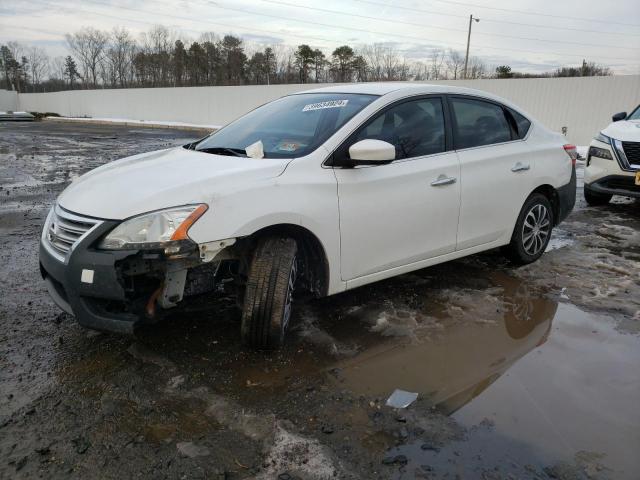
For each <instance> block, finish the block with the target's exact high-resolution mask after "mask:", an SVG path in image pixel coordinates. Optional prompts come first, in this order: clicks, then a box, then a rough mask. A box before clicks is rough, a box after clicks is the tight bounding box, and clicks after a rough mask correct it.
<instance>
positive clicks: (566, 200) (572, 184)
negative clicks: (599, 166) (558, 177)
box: [556, 166, 577, 225]
mask: <svg viewBox="0 0 640 480" xmlns="http://www.w3.org/2000/svg"><path fill="white" fill-rule="evenodd" d="M576 183H577V180H576V167H575V166H574V167H573V170H572V172H571V180H570V181H569V183H567V184H566V185H563V186H562V187H559V188H558V203H559V204H558V218H557V220H556V225H557V224H559V223H560V222H562V221H564V219H565V218H567V217H568V216H569V214H570V213H571V211H572V210H573V207H574V206H575V204H576Z"/></svg>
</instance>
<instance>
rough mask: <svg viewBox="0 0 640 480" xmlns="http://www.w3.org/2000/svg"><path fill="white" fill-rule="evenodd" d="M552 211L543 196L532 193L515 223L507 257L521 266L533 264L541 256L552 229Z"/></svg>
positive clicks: (507, 249)
mask: <svg viewBox="0 0 640 480" xmlns="http://www.w3.org/2000/svg"><path fill="white" fill-rule="evenodd" d="M553 222H554V219H553V209H552V208H551V203H550V202H549V200H548V199H547V197H545V196H544V195H542V194H540V193H534V194H533V195H531V196H530V197H529V198H527V201H526V202H525V203H524V206H523V207H522V210H521V211H520V215H519V216H518V221H517V222H516V226H515V229H514V230H513V235H512V237H511V243H510V244H509V245H508V246H507V248H506V253H507V256H508V257H509V258H510V259H511V260H512V261H514V262H515V263H519V264H521V265H525V264H527V263H531V262H535V261H536V260H537V259H538V258H540V257H541V256H542V254H543V253H544V251H545V249H546V248H547V245H548V244H549V240H550V239H551V231H552V229H553Z"/></svg>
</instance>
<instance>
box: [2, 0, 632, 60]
mask: <svg viewBox="0 0 640 480" xmlns="http://www.w3.org/2000/svg"><path fill="white" fill-rule="evenodd" d="M86 1H87V2H90V3H94V4H96V5H100V6H104V7H113V5H112V4H107V3H103V2H99V1H95V0H86ZM42 3H44V4H46V5H49V6H51V7H54V8H61V6H60V5H57V4H51V3H48V2H42ZM118 8H119V9H120V10H129V11H132V12H135V13H142V14H145V15H156V16H160V17H167V18H171V19H181V20H186V21H189V22H193V23H202V24H205V25H207V26H210V25H218V26H223V27H229V24H228V23H221V22H214V21H210V20H206V21H203V20H199V19H193V18H190V17H184V16H179V15H173V14H163V13H159V12H150V11H146V10H141V9H136V8H131V7H121V6H118ZM73 11H81V12H84V13H88V14H91V15H95V16H98V17H101V16H102V17H110V18H114V19H116V20H120V21H123V20H124V21H128V22H135V23H142V24H146V25H156V24H157V22H150V21H144V20H138V19H131V18H123V17H118V16H115V15H109V14H104V13H102V12H95V11H90V10H86V9H78V8H75V7H74V8H73ZM243 13H247V12H243ZM278 18H282V17H278ZM7 27H8V28H13V27H9V26H7ZM239 28H240V29H242V30H249V31H254V32H259V33H262V34H269V35H277V36H280V35H289V36H292V37H297V38H302V39H304V40H309V39H311V40H318V41H322V42H327V43H329V44H335V43H336V39H335V38H331V39H330V38H325V37H317V36H311V35H307V34H304V35H302V34H296V33H291V32H288V31H273V30H267V29H260V28H255V27H245V26H240V27H239ZM33 30H35V31H41V30H38V29H33ZM186 30H188V31H189V30H190V31H193V32H196V33H201V32H200V31H198V30H193V29H186ZM368 32H369V33H374V32H370V31H368ZM416 46H418V47H422V48H425V50H430V51H433V50H436V49H439V48H442V47H437V46H433V45H424V44H416ZM490 48H493V47H490ZM397 50H398V51H399V52H404V53H406V52H412V53H413V52H415V49H397ZM534 53H539V52H534ZM554 55H560V56H561V55H562V54H554ZM569 55H570V54H569ZM574 56H578V55H574ZM607 59H608V60H612V59H613V60H615V59H617V58H616V57H607ZM622 60H629V59H626V58H625V59H622ZM520 63H522V64H525V65H530V66H535V67H539V66H540V64H539V63H537V64H536V63H531V62H520Z"/></svg>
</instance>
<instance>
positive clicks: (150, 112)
mask: <svg viewBox="0 0 640 480" xmlns="http://www.w3.org/2000/svg"><path fill="white" fill-rule="evenodd" d="M427 83H446V84H451V85H459V86H465V87H471V88H477V89H479V90H485V91H487V92H491V93H494V94H496V95H500V96H501V97H504V98H507V99H509V100H511V101H512V102H514V103H515V104H516V105H519V106H520V107H522V108H523V109H524V110H526V111H527V112H529V113H530V114H532V115H533V116H534V117H535V118H537V119H538V120H540V121H541V122H542V123H544V124H545V125H547V126H548V127H549V128H551V129H553V130H555V131H558V132H560V131H561V130H562V127H567V131H568V133H567V137H568V139H569V141H571V142H574V143H576V144H578V145H585V144H588V143H589V141H590V139H591V138H592V137H593V136H594V134H596V133H597V132H598V131H599V130H600V129H602V128H604V127H605V126H606V125H607V124H608V123H609V122H610V121H611V115H612V114H613V113H616V112H620V111H631V110H632V109H633V108H635V107H636V105H638V104H639V103H640V75H628V76H611V77H584V78H532V79H500V80H497V79H488V80H458V81H451V80H449V81H441V82H427ZM315 86H326V84H323V85H309V84H308V85H260V86H241V87H180V88H140V89H122V90H109V89H104V90H75V91H68V92H56V93H26V94H20V95H19V96H18V106H17V107H18V108H20V109H21V110H27V111H38V112H55V113H58V114H60V115H64V116H90V117H109V118H126V119H131V120H146V121H172V122H186V123H196V124H203V125H224V124H226V123H228V122H229V121H231V120H233V119H234V118H237V117H238V116H240V115H242V114H243V113H244V112H246V111H248V110H250V109H252V108H255V107H256V106H258V105H261V104H263V103H265V102H268V101H269V100H272V99H275V98H278V97H280V96H282V95H286V94H288V93H290V92H295V91H300V90H305V89H309V88H314V87H315ZM6 93H12V92H6ZM0 102H4V97H3V96H0ZM0 105H2V103H0Z"/></svg>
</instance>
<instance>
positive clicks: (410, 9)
mask: <svg viewBox="0 0 640 480" xmlns="http://www.w3.org/2000/svg"><path fill="white" fill-rule="evenodd" d="M353 1H355V2H360V3H367V4H369V5H375V6H378V7H390V6H392V7H393V8H394V9H395V10H405V11H408V12H417V13H426V14H429V15H443V16H447V17H457V18H468V17H467V16H466V15H456V14H452V13H441V12H434V11H432V10H425V9H422V8H415V7H404V6H402V5H395V4H394V5H389V4H386V3H382V2H376V1H374V0H353ZM482 21H483V22H491V23H504V24H508V25H517V26H520V27H536V28H546V29H551V30H569V31H572V32H583V33H601V34H605V35H623V36H625V37H628V36H629V35H632V36H639V35H640V33H625V32H606V31H604V30H586V29H583V28H573V27H566V26H562V27H557V26H553V25H542V24H539V23H523V22H513V21H510V20H492V19H490V18H483V19H482Z"/></svg>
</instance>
